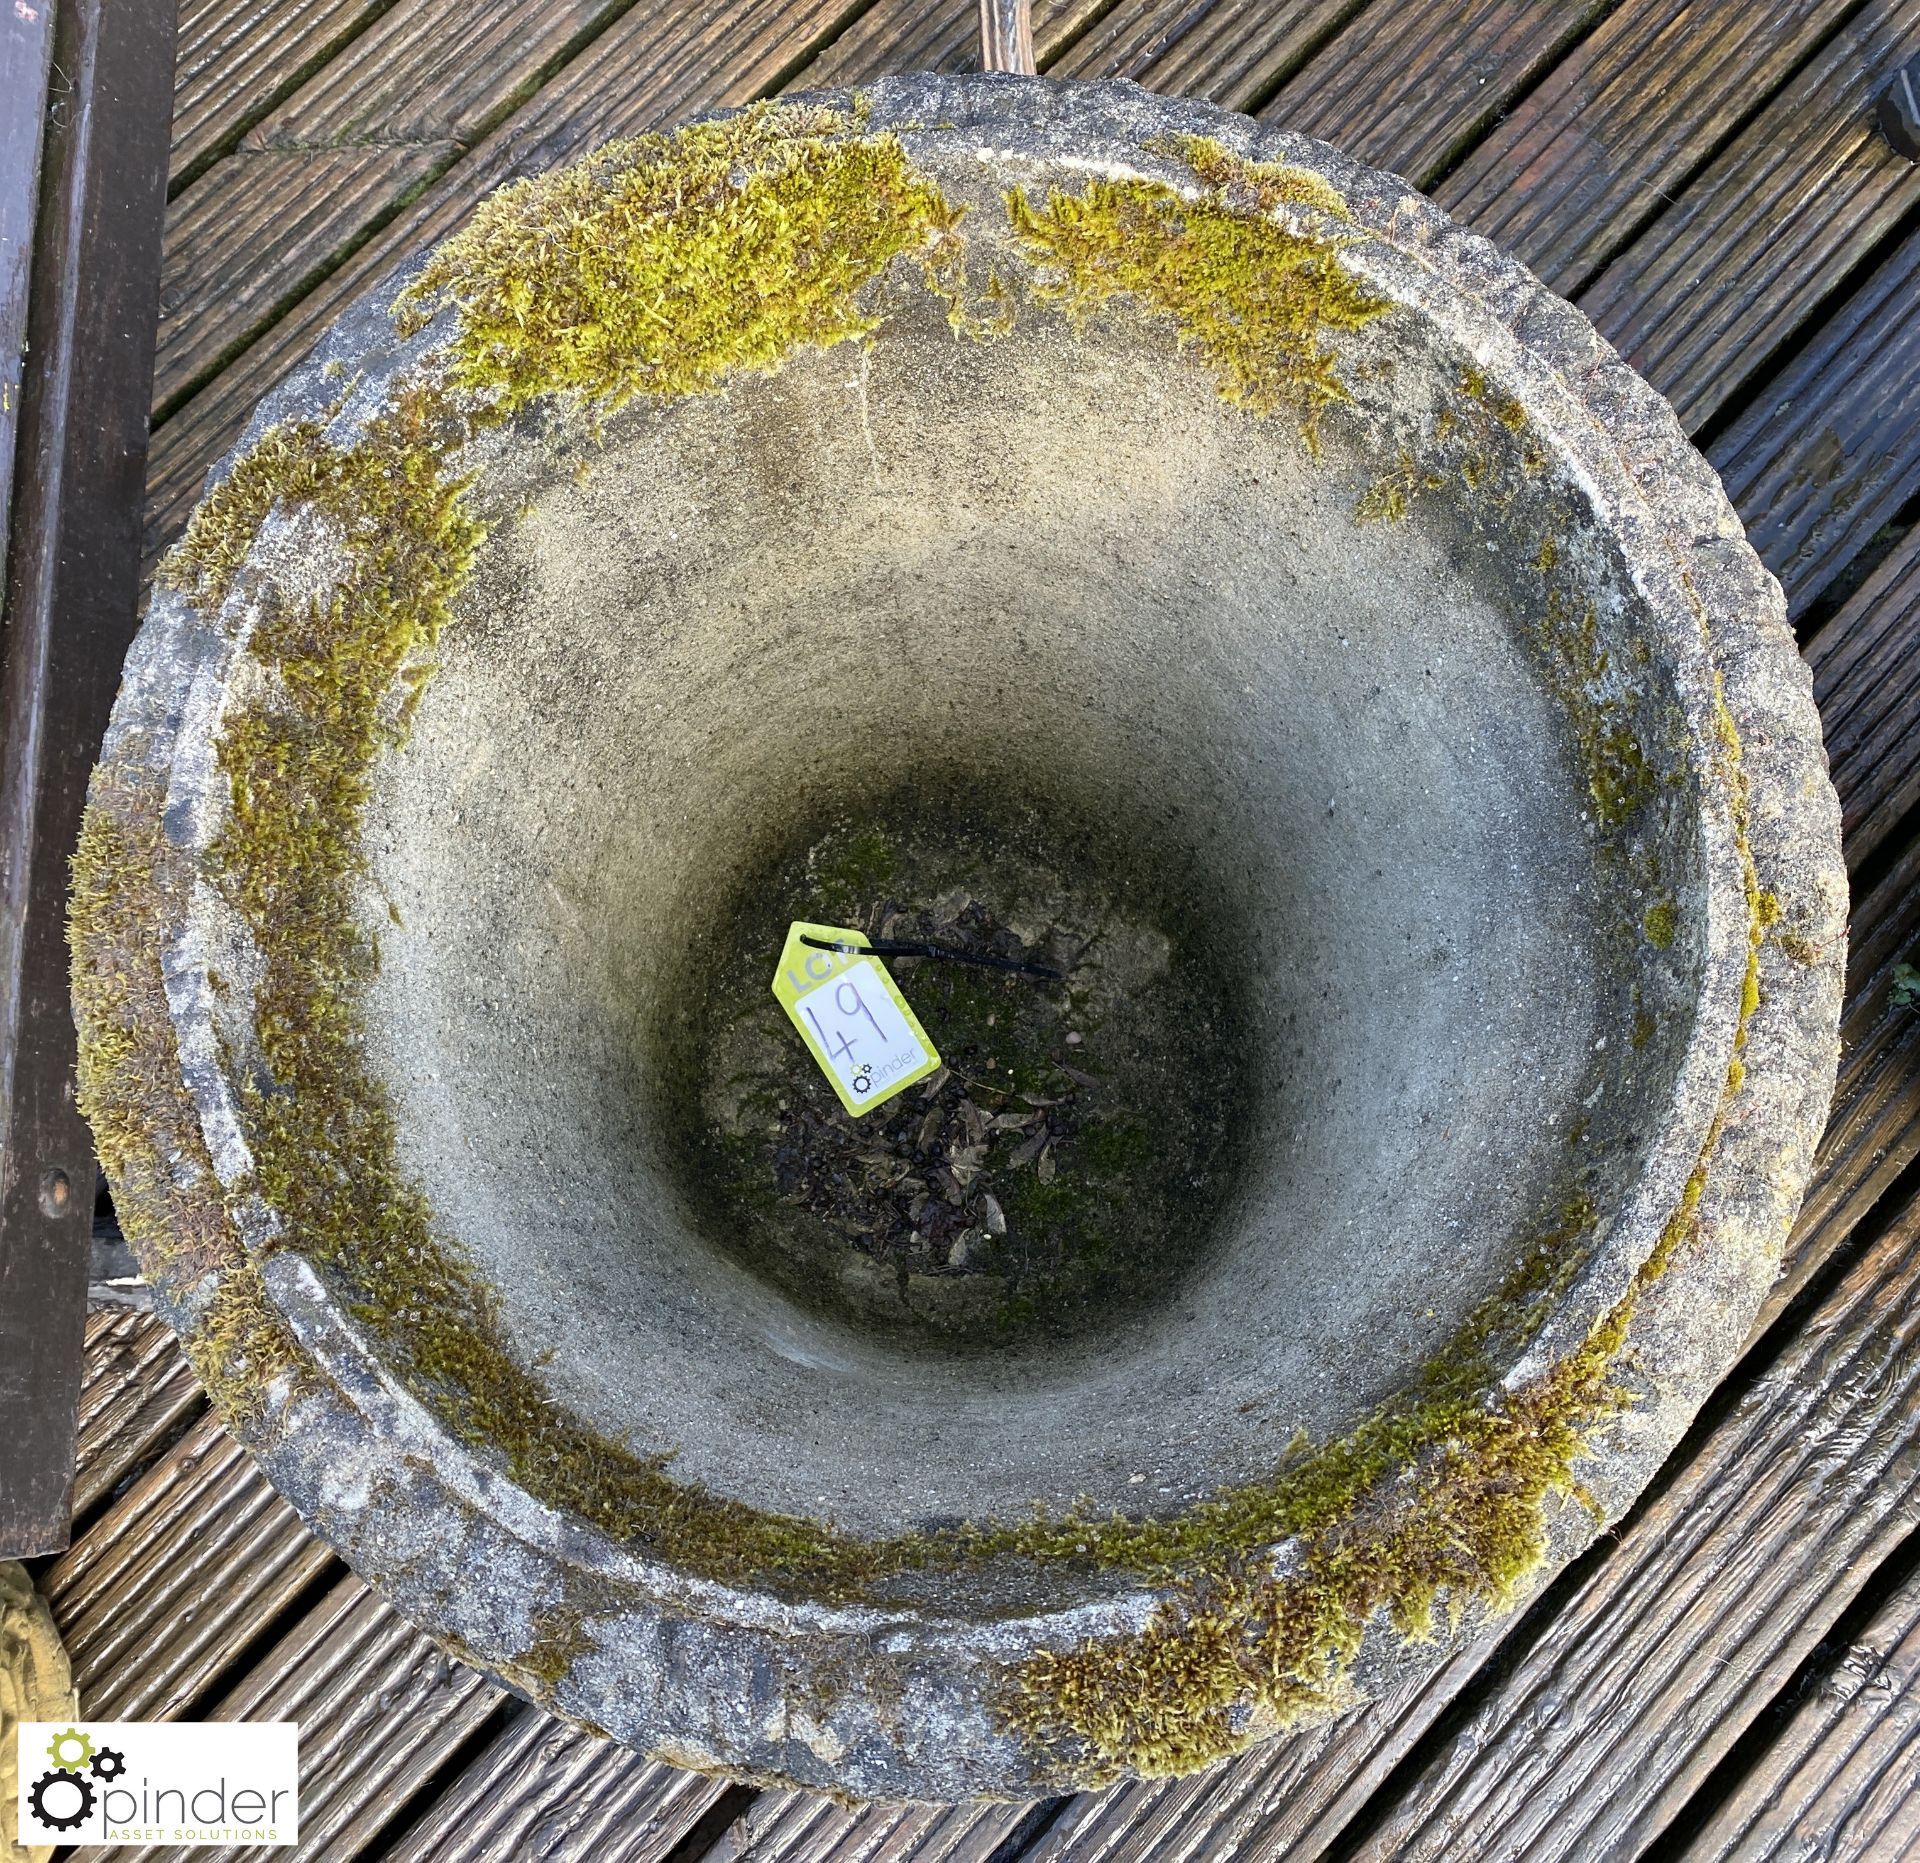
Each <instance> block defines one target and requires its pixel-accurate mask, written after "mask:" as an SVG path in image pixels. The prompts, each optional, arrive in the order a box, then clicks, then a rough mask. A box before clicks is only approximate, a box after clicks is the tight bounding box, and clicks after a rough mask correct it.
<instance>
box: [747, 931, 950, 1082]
mask: <svg viewBox="0 0 1920 1863" xmlns="http://www.w3.org/2000/svg"><path fill="white" fill-rule="evenodd" d="M806 938H818V939H821V940H823V941H825V942H826V943H829V944H844V945H852V946H854V947H855V948H854V949H853V950H851V951H823V950H821V949H820V948H819V946H817V945H809V944H806V943H803V942H802V940H803V939H806ZM866 942H867V941H866V939H865V938H864V937H863V936H862V935H861V934H860V933H859V932H857V931H848V930H846V929H845V928H843V927H841V926H838V925H809V924H807V923H805V922H804V921H802V920H795V921H794V923H793V924H792V925H791V926H789V927H788V928H787V944H786V949H785V950H784V951H782V952H781V953H780V968H779V969H778V970H777V971H775V972H774V977H773V993H774V995H775V996H777V997H778V998H779V999H780V1005H781V1007H782V1008H783V1009H785V1010H786V1012H787V1014H788V1015H789V1016H790V1017H791V1018H792V1020H793V1025H794V1027H795V1028H797V1029H798V1030H799V1031H800V1036H801V1039H802V1040H803V1041H804V1042H805V1043H806V1044H807V1047H808V1050H809V1051H810V1052H811V1053H812V1055H813V1058H814V1059H815V1060H816V1061H817V1062H819V1064H820V1068H821V1071H822V1072H823V1073H824V1074H825V1075H826V1077H827V1078H828V1079H829V1080H830V1081H832V1083H833V1090H834V1092H835V1093H837V1094H838V1095H839V1096H840V1104H841V1105H842V1106H844V1107H845V1108H846V1109H847V1111H848V1112H850V1113H852V1114H853V1115H855V1117H856V1118H857V1117H858V1116H859V1115H860V1114H861V1113H865V1112H870V1111H871V1110H872V1109H873V1108H874V1107H876V1106H880V1105H883V1104H884V1103H885V1102H886V1101H888V1100H890V1099H892V1098H893V1096H894V1095H895V1094H896V1093H899V1092H901V1091H903V1090H904V1089H905V1088H907V1087H910V1086H912V1085H913V1083H914V1082H915V1081H916V1080H924V1079H925V1078H926V1077H927V1075H929V1074H931V1073H932V1072H933V1071H934V1069H935V1068H937V1067H938V1066H939V1065H940V1057H939V1055H937V1054H936V1053H935V1052H934V1047H933V1043H932V1042H931V1041H930V1040H929V1039H928V1038H927V1032H926V1030H925V1029H923V1028H922V1027H921V1026H920V1022H919V1018H918V1017H916V1016H915V1015H914V1013H913V1011H912V1010H911V1009H909V1008H908V1007H907V1003H906V998H905V997H903V996H902V995H901V994H900V992H899V990H898V989H897V988H895V987H894V981H893V979H892V978H891V977H889V976H888V975H887V973H886V971H885V970H883V969H882V968H881V966H880V963H879V960H878V959H877V958H872V957H864V956H862V955H860V947H862V946H864V945H865V944H866Z"/></svg>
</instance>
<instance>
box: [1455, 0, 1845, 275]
mask: <svg viewBox="0 0 1920 1863" xmlns="http://www.w3.org/2000/svg"><path fill="white" fill-rule="evenodd" d="M1857 4H1858V0H1767V3H1766V4H1760V5H1751V6H1737V7H1728V6H1725V5H1721V4H1719V3H1718V0H1626V4H1624V5H1622V6H1620V7H1618V8H1616V9H1615V10H1614V11H1613V12H1612V13H1610V14H1609V15H1608V17H1607V18H1606V19H1605V20H1603V21H1602V22H1601V23H1600V25H1598V26H1597V27H1596V28H1595V29H1594V31H1593V32H1592V33H1591V34H1589V35H1588V36H1587V37H1586V38H1585V39H1583V40H1582V41H1581V43H1580V45H1579V46H1578V47H1577V48H1576V49H1575V51H1574V52H1573V53H1572V54H1571V55H1570V56H1569V57H1567V58H1566V59H1564V60H1562V62H1561V63H1560V64H1559V65H1558V66H1556V67H1555V69H1554V70H1553V71H1552V72H1551V73H1550V74H1549V75H1548V76H1547V77H1546V79H1545V80H1544V81H1543V82H1542V83H1541V84H1540V86H1539V87H1538V88H1537V89H1536V90H1535V91H1533V92H1532V93H1531V94H1530V95H1529V96H1528V97H1527V99H1526V101H1525V102H1524V103H1523V104H1521V106H1520V107H1519V108H1518V109H1517V110H1516V111H1515V112H1514V113H1513V115H1512V116H1511V117H1509V118H1508V119H1507V121H1506V122H1505V123H1503V124H1501V125H1500V127H1499V128H1498V129H1496V130H1495V131H1494V132H1493V134H1492V135H1491V136H1489V137H1488V138H1487V140H1486V141H1485V142H1483V143H1482V144H1481V145H1480V147H1479V148H1477V149H1475V150H1474V152H1473V153H1472V154H1471V155H1470V156H1469V157H1468V158H1467V159H1466V161H1465V162H1463V163H1462V164H1461V166H1460V167H1459V168H1458V169H1457V170H1456V171H1455V172H1454V173H1453V174H1452V175H1450V176H1449V177H1448V178H1447V179H1446V181H1445V182H1444V183H1442V185H1441V187H1440V189H1439V191H1438V198H1439V201H1440V204H1441V205H1442V206H1443V207H1445V208H1446V209H1447V210H1448V211H1449V212H1451V213H1454V214H1457V215H1458V216H1459V217H1460V218H1461V219H1463V220H1465V221H1466V222H1467V223H1468V224H1469V225H1471V226H1472V227H1473V228H1474V230H1475V231H1476V232H1480V233H1484V234H1485V235H1486V236H1487V237H1488V238H1489V239H1493V240H1497V241H1498V242H1499V243H1500V244H1501V245H1502V246H1504V247H1505V248H1506V249H1507V250H1508V251H1509V252H1511V253H1513V254H1514V255H1515V256H1516V257H1518V258H1520V259H1521V260H1523V261H1524V262H1525V263H1526V264H1527V265H1529V266H1531V267H1532V269H1533V270H1534V271H1535V272H1536V273H1537V274H1538V275H1539V276H1540V278H1541V279H1542V280H1544V281H1545V282H1546V283H1547V284H1549V285H1551V286H1552V287H1553V288H1554V289H1555V290H1556V291H1560V292H1563V293H1568V294H1571V293H1573V292H1576V291H1578V290H1579V289H1580V288H1581V286H1582V285H1583V284H1584V283H1585V281H1586V280H1588V279H1589V278H1591V277H1592V276H1593V275H1594V274H1595V273H1596V272H1597V271H1599V270H1600V268H1601V267H1602V266H1604V265H1605V264H1606V263H1607V262H1608V260H1610V259H1611V258H1612V257H1613V255H1614V254H1615V253H1616V252H1617V251H1619V250H1620V248H1621V247H1622V246H1624V245H1625V244H1626V243H1627V242H1628V240H1629V239H1631V238H1632V237H1633V236H1634V235H1635V234H1636V233H1637V232H1638V231H1639V230H1640V229H1641V227H1642V226H1643V225H1644V224H1646V223H1647V222H1648V221H1650V220H1652V219H1653V218H1654V216H1655V215H1656V214H1658V213H1659V212H1660V211H1661V210H1662V209H1663V208H1664V207H1666V206H1668V205H1670V204H1671V203H1672V202H1673V200H1674V199H1675V198H1676V197H1677V196H1678V195H1679V193H1680V191H1681V190H1682V188H1683V187H1684V186H1685V185H1686V183H1687V181H1688V178H1689V177H1690V176H1691V175H1692V173H1693V172H1694V171H1695V170H1696V169H1697V168H1699V167H1700V166H1701V165H1702V164H1703V163H1705V162H1707V161H1708V160H1709V159H1710V158H1711V157H1712V156H1713V154H1714V153H1715V152H1716V149H1717V147H1718V145H1719V143H1720V142H1721V141H1722V140H1723V139H1724V138H1725V137H1726V136H1728V135H1730V134H1732V133H1734V132H1735V131H1737V130H1738V129H1739V128H1740V127H1741V125H1742V123H1743V122H1744V120H1745V119H1746V118H1747V117H1749V116H1750V115H1751V114H1753V112H1754V111H1755V110H1756V109H1757V108H1758V107H1759V106H1760V105H1762V104H1763V103H1764V102H1765V101H1766V99H1767V97H1768V95H1769V93H1770V92H1772V91H1773V90H1774V89H1775V88H1776V87H1777V86H1779V85H1780V84H1781V83H1782V82H1784V81H1785V80H1786V79H1787V78H1788V77H1789V76H1790V74H1791V73H1792V72H1793V70H1794V67H1795V66H1796V65H1797V64H1798V63H1799V62H1800V60H1801V59H1803V58H1804V57H1805V56H1806V55H1807V54H1808V53H1810V52H1812V51H1814V50H1816V49H1817V48H1818V47H1819V46H1820V44H1821V43H1822V42H1823V41H1824V40H1825V39H1826V38H1827V37H1828V35H1829V34H1830V33H1831V32H1832V31H1833V30H1834V28H1835V27H1836V26H1838V25H1839V24H1841V23H1842V22H1843V21H1844V20H1845V19H1846V17H1847V15H1848V14H1849V12H1850V11H1851V10H1852V8H1853V7H1854V6H1855V5H1857ZM1656 73H1657V74H1658V81H1657V82H1653V81H1651V80H1652V78H1653V75H1654V74H1656Z"/></svg>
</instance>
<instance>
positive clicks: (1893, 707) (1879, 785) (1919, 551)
mask: <svg viewBox="0 0 1920 1863" xmlns="http://www.w3.org/2000/svg"><path fill="white" fill-rule="evenodd" d="M1807 658H1808V660H1809V661H1810V662H1811V663H1812V666H1813V684H1814V692H1815V694H1816V695H1817V696H1818V698H1819V700H1820V710H1821V715H1822V716H1823V717H1824V718H1825V719H1827V720H1828V723H1827V756H1828V758H1829V760H1830V761H1831V763H1832V766H1833V781H1834V787H1835V788H1836V789H1837V790H1838V791H1839V794H1840V808H1841V813H1842V817H1843V819H1844V821H1845V824H1846V845H1847V861H1848V864H1849V865H1850V866H1852V867H1854V868H1855V869H1857V868H1858V867H1859V866H1860V864H1861V863H1862V862H1863V861H1865V860H1867V859H1868V858H1869V857H1870V856H1872V855H1873V854H1875V853H1877V852H1878V851H1879V849H1880V847H1881V845H1882V844H1883V843H1884V841H1885V840H1886V838H1887V836H1888V835H1889V834H1890V833H1892V832H1893V830H1894V829H1895V828H1896V827H1898V825H1899V824H1900V821H1901V819H1902V817H1904V816H1905V815H1906V814H1907V813H1908V812H1909V811H1910V810H1912V809H1913V808H1914V806H1915V805H1916V804H1920V525H1915V526H1914V527H1913V529H1912V530H1910V531H1909V532H1908V533H1907V537H1906V540H1905V542H1904V543H1902V544H1901V545H1899V546H1897V547H1896V548H1895V549H1894V550H1893V552H1892V553H1891V554H1890V555H1889V556H1888V558H1887V560H1886V561H1885V562H1884V563H1882V564H1881V566H1880V568H1879V569H1878V570H1876V571H1875V572H1874V574H1873V575H1872V576H1871V577H1869V578H1868V580H1867V581H1866V582H1865V583H1864V584H1863V585H1862V586H1861V587H1860V588H1859V589H1858V590H1857V591H1856V592H1855V594H1854V595H1853V596H1852V598H1851V599H1850V600H1849V601H1848V602H1847V603H1846V604H1845V606H1844V607H1843V608H1842V609H1841V610H1840V612H1839V613H1838V614H1837V615H1836V616H1835V617H1834V618H1833V620H1832V621H1830V622H1829V623H1828V624H1827V625H1826V626H1825V627H1824V628H1822V629H1821V630H1820V632H1819V633H1818V634H1816V635H1815V636H1814V638H1813V640H1812V641H1811V642H1810V643H1809V645H1808V648H1807Z"/></svg>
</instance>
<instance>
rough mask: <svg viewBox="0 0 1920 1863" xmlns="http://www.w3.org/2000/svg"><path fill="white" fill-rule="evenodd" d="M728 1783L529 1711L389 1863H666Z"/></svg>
mask: <svg viewBox="0 0 1920 1863" xmlns="http://www.w3.org/2000/svg"><path fill="white" fill-rule="evenodd" d="M725 1789H726V1788H725V1786H724V1785H723V1784H722V1783H721V1782H719V1781H717V1780H714V1779H708V1778H704V1777H702V1776H701V1775H700V1774H699V1773H692V1772H682V1771H681V1770H680V1769H679V1768H678V1767H675V1766H667V1765H663V1764H662V1763H661V1762H660V1761H658V1760H650V1759H647V1758H645V1757H644V1756H643V1755H641V1754H638V1753H630V1752H628V1751H627V1749H626V1748H624V1747H620V1746H616V1745H615V1744H614V1743H613V1742H612V1741H610V1740H601V1739H598V1738H596V1737H595V1736H594V1735H592V1734H588V1733H584V1732H582V1731H581V1730H580V1729H579V1728H576V1727H569V1726H567V1725H566V1724H565V1723H564V1722H562V1721H557V1720H555V1719H554V1718H553V1717H552V1716H551V1715H549V1714H543V1713H541V1712H540V1711H539V1710H538V1709H537V1708H531V1707H527V1708H522V1709H521V1710H519V1711H518V1712H517V1713H516V1715H515V1717H514V1718H513V1719H511V1720H509V1721H508V1723H507V1725H506V1726H505V1727H503V1728H502V1729H501V1730H500V1732H499V1734H497V1735H496V1736H495V1737H494V1739H493V1740H492V1741H490V1742H489V1743H488V1745H487V1746H486V1747H484V1748H483V1749H482V1750H481V1751H480V1752H479V1753H478V1754H476V1755H475V1756H474V1758H473V1760H472V1761H471V1762H470V1763H469V1764H468V1765H467V1766H466V1767H465V1768H464V1769H463V1770H462V1771H461V1773H460V1774H459V1776H458V1777H457V1778H456V1779H454V1780H453V1781H451V1782H450V1783H449V1784H448V1785H447V1786H446V1787H445V1788H443V1790H442V1791H441V1792H440V1793H439V1794H438V1795H436V1796H435V1797H434V1799H433V1800H432V1802H431V1803H430V1804H428V1805H426V1806H424V1807H422V1808H421V1809H420V1811H419V1815H418V1816H417V1817H416V1818H414V1821H413V1823H412V1825H411V1827H410V1829H409V1830H408V1831H407V1833H406V1835H405V1836H403V1837H401V1838H399V1839H398V1841H396V1842H394V1843H392V1844H391V1845H386V1846H383V1848H382V1851H381V1855H382V1857H383V1859H384V1863H496V1859H500V1858H506V1857H511V1858H514V1859H522V1858H524V1859H528V1863H576V1860H577V1863H660V1859H662V1858H664V1857H665V1856H666V1855H667V1854H668V1853H669V1852H670V1851H671V1850H672V1849H673V1847H674V1846H675V1845H676V1844H677V1843H679V1842H680V1840H681V1839H682V1838H684V1837H685V1836H686V1835H687V1834H688V1832H690V1831H691V1830H692V1829H693V1827H694V1826H695V1825H696V1824H697V1823H698V1822H699V1821H700V1818H701V1817H702V1815H703V1814H704V1813H705V1812H706V1811H707V1810H708V1808H709V1807H710V1806H712V1805H713V1803H714V1802H715V1801H716V1800H717V1799H718V1798H719V1796H720V1794H721V1793H722V1792H723V1791H724V1790H725Z"/></svg>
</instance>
